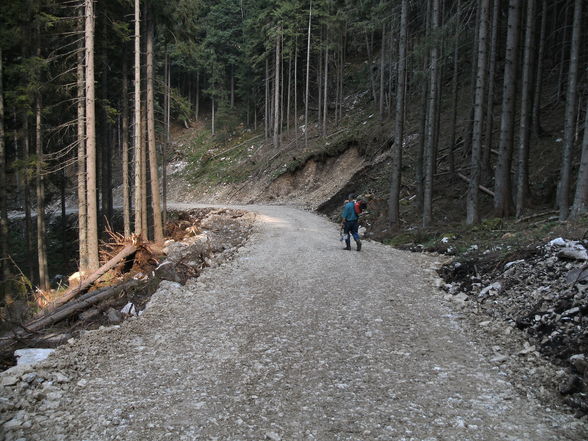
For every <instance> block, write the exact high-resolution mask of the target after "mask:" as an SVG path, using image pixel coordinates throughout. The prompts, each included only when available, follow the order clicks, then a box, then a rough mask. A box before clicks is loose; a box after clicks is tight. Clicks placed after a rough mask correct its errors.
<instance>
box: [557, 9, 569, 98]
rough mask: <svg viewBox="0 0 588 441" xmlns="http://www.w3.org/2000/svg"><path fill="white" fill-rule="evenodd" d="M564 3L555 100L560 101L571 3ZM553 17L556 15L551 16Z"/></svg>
mask: <svg viewBox="0 0 588 441" xmlns="http://www.w3.org/2000/svg"><path fill="white" fill-rule="evenodd" d="M564 1H565V6H564V19H563V23H564V25H563V26H561V33H562V36H561V42H562V44H561V51H560V55H561V57H560V60H559V77H558V80H557V99H558V100H559V99H561V97H562V95H563V93H564V92H563V91H564V84H565V81H564V75H565V65H566V63H565V60H566V47H568V35H569V34H570V32H569V30H568V29H569V26H568V15H569V11H570V5H571V1H572V0H564ZM553 15H554V16H555V15H556V14H553Z"/></svg>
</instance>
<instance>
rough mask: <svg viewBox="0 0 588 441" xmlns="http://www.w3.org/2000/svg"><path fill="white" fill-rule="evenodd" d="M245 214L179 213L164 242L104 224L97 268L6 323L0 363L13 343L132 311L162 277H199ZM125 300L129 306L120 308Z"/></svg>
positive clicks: (8, 359)
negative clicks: (35, 308)
mask: <svg viewBox="0 0 588 441" xmlns="http://www.w3.org/2000/svg"><path fill="white" fill-rule="evenodd" d="M244 215H245V212H243V211H239V210H225V209H197V210H192V211H189V212H182V213H179V214H177V219H175V220H173V221H171V222H169V223H168V225H167V226H166V234H167V237H169V239H168V240H166V242H165V244H154V243H151V242H142V241H141V240H140V238H138V237H137V236H134V235H133V236H131V237H129V238H127V237H124V236H123V235H121V234H119V233H115V232H113V231H112V230H110V229H109V230H108V235H109V241H108V242H104V243H102V244H101V249H100V258H101V262H103V264H102V265H101V267H100V268H99V269H98V270H97V271H95V272H93V273H92V274H85V275H82V276H83V278H82V280H81V281H79V282H78V283H75V282H74V283H75V284H72V286H70V287H69V288H68V289H67V290H66V291H65V292H60V293H56V292H50V293H42V294H43V295H42V296H41V297H40V298H43V299H46V301H45V305H44V307H43V308H42V310H41V311H40V312H39V313H37V314H36V315H34V316H33V317H32V318H30V319H29V320H26V321H25V320H22V321H18V322H13V323H11V325H12V326H11V329H10V331H9V332H7V333H5V334H4V335H2V336H0V367H2V365H4V367H9V366H10V365H13V364H14V358H13V356H12V353H13V351H14V350H15V349H18V348H22V347H41V346H42V347H54V346H58V345H59V344H62V343H64V342H66V341H67V340H68V339H69V338H71V337H72V336H73V335H74V334H75V333H76V332H80V331H82V330H83V329H87V328H95V327H98V326H101V325H112V324H116V323H118V322H120V321H122V320H124V318H126V317H128V316H131V315H137V314H138V313H139V311H140V310H142V309H144V307H145V305H146V303H147V302H148V301H149V299H150V297H151V295H152V294H153V293H154V292H155V291H156V289H157V286H158V285H159V282H160V281H161V280H171V281H174V282H179V283H185V282H186V281H187V280H189V279H191V278H195V277H198V275H199V274H200V272H201V271H202V270H203V269H204V268H205V267H207V266H210V265H211V264H212V262H213V260H214V259H215V256H217V260H220V258H218V256H219V255H221V254H223V255H225V258H224V259H225V260H226V259H228V258H230V257H231V256H232V254H234V252H235V251H236V250H237V248H238V247H239V246H241V245H242V244H243V243H244V242H245V240H246V239H247V237H248V233H249V231H250V227H251V223H252V218H251V219H249V220H248V221H245V222H243V220H242V219H241V218H242V217H243V216H244ZM162 262H163V263H162ZM125 305H127V306H128V305H131V306H129V307H128V308H127V309H126V310H125V311H124V312H121V311H120V310H121V308H122V307H123V306H125Z"/></svg>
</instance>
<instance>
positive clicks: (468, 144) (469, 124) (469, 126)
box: [463, 0, 481, 158]
mask: <svg viewBox="0 0 588 441" xmlns="http://www.w3.org/2000/svg"><path fill="white" fill-rule="evenodd" d="M480 1H481V0H476V5H478V6H479V4H480ZM475 23H476V25H475V27H474V42H473V43H474V44H473V45H472V64H471V66H472V69H471V71H470V75H471V76H470V85H471V88H472V93H471V107H470V115H469V117H468V119H467V120H466V128H465V131H464V135H463V140H464V142H463V154H464V158H465V157H466V156H467V155H469V154H470V153H471V149H472V135H473V129H474V97H475V96H476V91H475V88H476V78H477V75H478V69H477V67H478V46H479V42H478V36H479V35H480V8H479V7H476V22H475Z"/></svg>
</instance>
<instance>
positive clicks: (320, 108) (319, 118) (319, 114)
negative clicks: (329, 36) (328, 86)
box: [316, 29, 324, 130]
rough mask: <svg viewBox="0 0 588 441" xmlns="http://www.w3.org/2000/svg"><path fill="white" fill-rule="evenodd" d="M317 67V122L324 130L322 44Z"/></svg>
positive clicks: (317, 58)
mask: <svg viewBox="0 0 588 441" xmlns="http://www.w3.org/2000/svg"><path fill="white" fill-rule="evenodd" d="M320 41H321V43H322V42H323V41H324V40H323V31H322V29H321V39H320ZM316 65H317V66H318V69H317V71H316V87H317V91H318V93H317V96H318V99H317V100H318V102H317V109H318V112H317V118H316V122H317V125H318V127H319V129H321V130H322V127H321V125H322V122H323V88H322V85H323V48H322V44H321V45H319V53H318V54H317V57H316Z"/></svg>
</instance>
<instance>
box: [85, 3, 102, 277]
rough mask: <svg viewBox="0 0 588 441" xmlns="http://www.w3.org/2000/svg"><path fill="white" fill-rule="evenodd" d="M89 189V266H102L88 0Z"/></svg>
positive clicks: (91, 17) (91, 12)
mask: <svg viewBox="0 0 588 441" xmlns="http://www.w3.org/2000/svg"><path fill="white" fill-rule="evenodd" d="M85 41H86V177H87V181H86V182H87V184H86V191H87V201H88V217H87V222H88V270H89V271H95V270H96V269H97V268H98V267H99V266H100V261H99V257H98V202H97V200H96V112H95V86H94V2H93V0H86V36H85Z"/></svg>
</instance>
